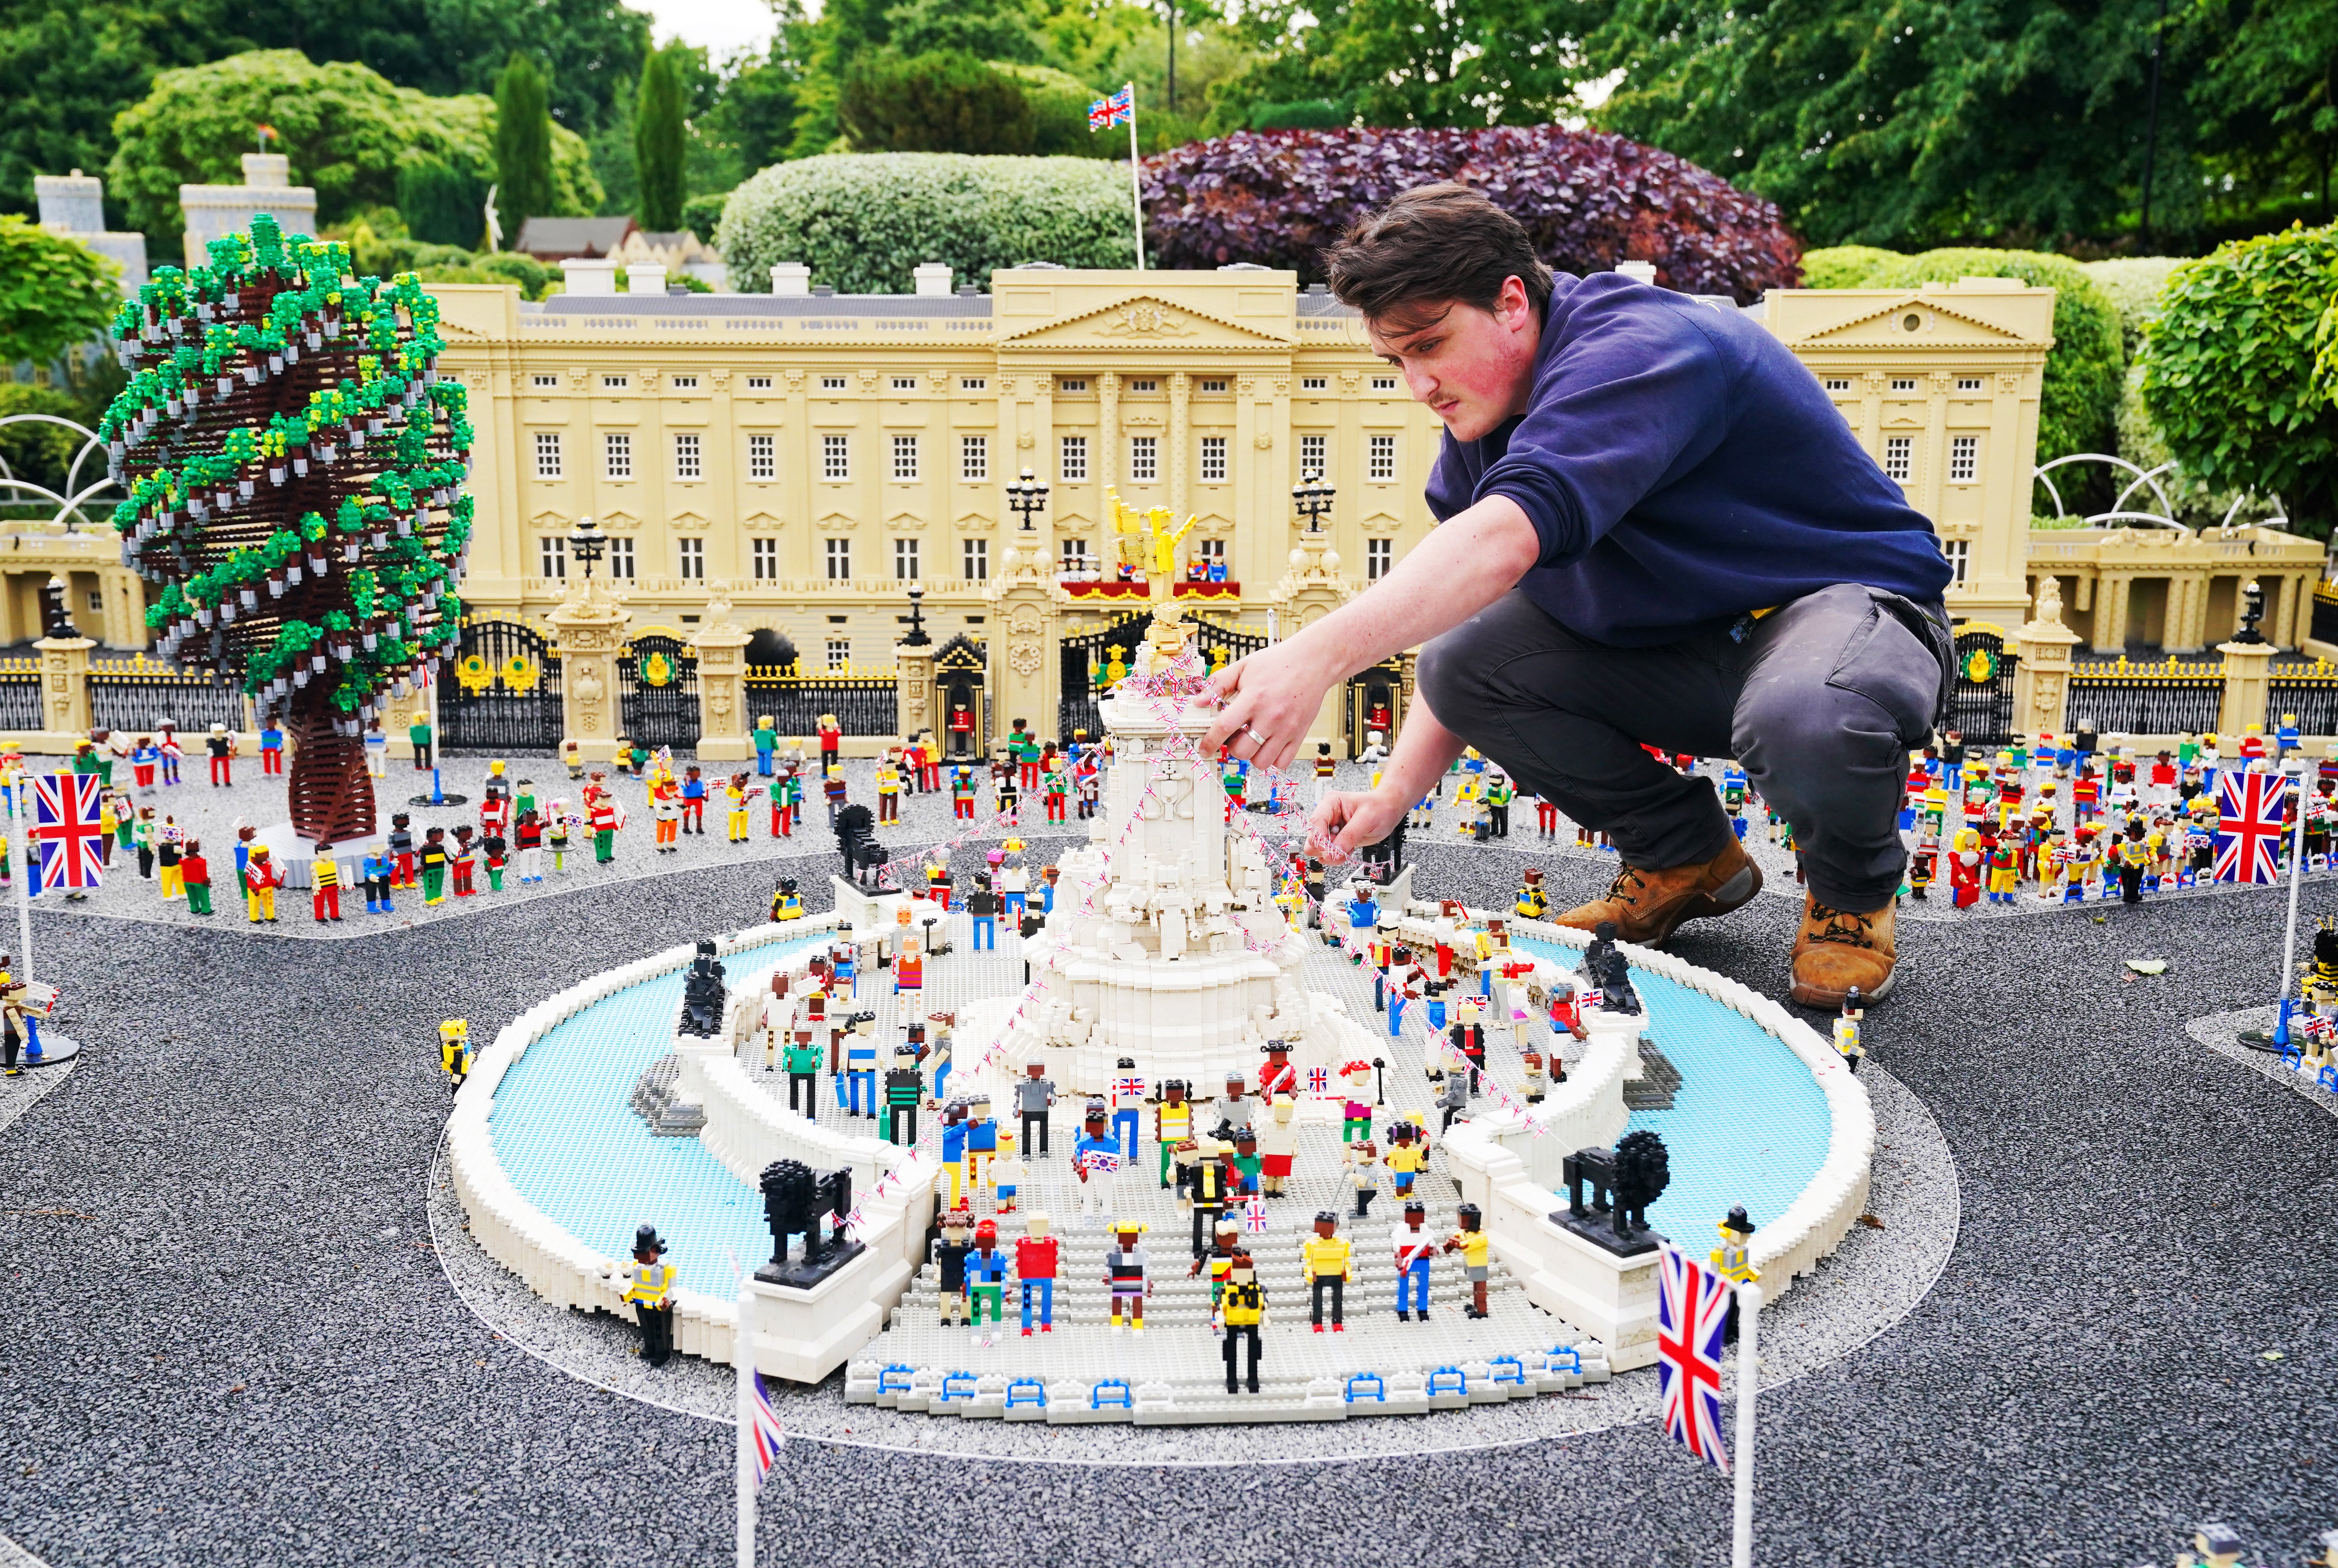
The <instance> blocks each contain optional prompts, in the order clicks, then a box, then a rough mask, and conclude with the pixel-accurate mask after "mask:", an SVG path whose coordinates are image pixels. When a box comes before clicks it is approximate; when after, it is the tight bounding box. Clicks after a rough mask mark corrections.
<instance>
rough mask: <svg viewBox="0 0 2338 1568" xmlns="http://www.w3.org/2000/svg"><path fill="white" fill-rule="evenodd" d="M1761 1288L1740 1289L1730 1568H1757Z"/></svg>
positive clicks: (1742, 1284) (1746, 1285) (1749, 1283)
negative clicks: (1755, 1491)
mask: <svg viewBox="0 0 2338 1568" xmlns="http://www.w3.org/2000/svg"><path fill="white" fill-rule="evenodd" d="M1761 1322H1762V1287H1761V1286H1760V1285H1759V1284H1757V1283H1756V1282H1754V1281H1753V1280H1751V1279H1744V1280H1740V1281H1739V1282H1738V1286H1737V1453H1736V1455H1735V1460H1736V1467H1737V1473H1736V1476H1735V1480H1736V1483H1737V1497H1736V1510H1735V1514H1736V1517H1735V1519H1734V1523H1733V1524H1732V1528H1731V1542H1730V1549H1729V1563H1730V1568H1753V1395H1754V1392H1755V1390H1756V1388H1757V1387H1758V1386H1759V1385H1760V1382H1761V1375H1762V1365H1761Z"/></svg>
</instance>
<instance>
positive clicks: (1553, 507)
mask: <svg viewBox="0 0 2338 1568" xmlns="http://www.w3.org/2000/svg"><path fill="white" fill-rule="evenodd" d="M1488 495H1507V496H1508V497H1509V498H1510V499H1511V500H1513V501H1515V502H1517V503H1518V505H1519V506H1520V507H1522V508H1524V510H1525V512H1526V515H1528V517H1530V518H1532V519H1533V520H1534V525H1535V533H1536V534H1537V535H1539V536H1540V538H1541V540H1542V553H1541V554H1540V556H1539V557H1538V558H1537V561H1536V564H1535V565H1534V566H1533V567H1532V568H1531V569H1530V570H1529V571H1528V573H1527V574H1526V575H1525V577H1523V578H1522V579H1520V580H1519V584H1518V585H1519V587H1520V588H1522V589H1523V590H1524V591H1525V592H1526V593H1527V595H1528V597H1529V598H1531V599H1533V600H1534V602H1535V603H1537V604H1539V605H1541V606H1542V608H1543V609H1545V610H1546V611H1547V612H1549V613H1550V614H1551V616H1552V617H1553V618H1554V619H1556V620H1557V621H1558V622H1560V623H1561V624H1563V625H1565V626H1567V627H1568V628H1569V629H1571V630H1573V631H1575V632H1579V633H1581V634H1582V635H1584V636H1586V637H1590V638H1594V639H1596V640H1597V641H1599V642H1606V643H1609V644H1612V645H1615V646H1618V647H1626V648H1643V647H1648V646H1652V645H1654V644H1656V643H1662V642H1677V641H1679V640H1680V639H1682V638H1684V637H1687V636H1691V635H1694V634H1695V633H1696V632H1701V631H1704V630H1707V629H1710V628H1712V627H1714V626H1715V625H1718V624H1723V623H1725V622H1728V621H1730V620H1732V619H1734V618H1735V617H1736V616H1738V615H1741V614H1743V613H1745V612H1746V611H1748V610H1761V609H1766V608H1768V607H1770V606H1772V605H1776V604H1783V603H1786V602H1787V601H1788V600H1790V599H1795V598H1799V597H1800V596H1802V595H1803V594H1804V593H1813V592H1815V591H1817V590H1818V589H1821V588H1824V587H1827V586H1830V585H1831V584H1833V583H1865V584H1866V585H1868V586H1869V587H1871V588H1882V589H1887V590H1889V591H1891V592H1892V593H1901V594H1905V595H1906V596H1907V597H1909V598H1911V599H1912V600H1915V601H1916V602H1917V603H1925V602H1928V601H1930V600H1934V599H1938V598H1939V597H1940V594H1941V593H1942V592H1943V591H1944V590H1945V589H1946V588H1947V586H1948V583H1949V576H1950V569H1949V564H1948V562H1947V560H1946V559H1944V558H1943V557H1942V556H1941V554H1940V543H1939V541H1938V540H1937V539H1936V538H1935V537H1934V536H1933V534H1932V525H1931V524H1930V522H1928V521H1926V519H1925V517H1924V515H1923V514H1921V513H1920V512H1918V511H1916V510H1915V509H1914V508H1912V507H1911V506H1910V505H1908V503H1907V500H1906V498H1905V497H1904V496H1903V495H1901V490H1900V486H1899V485H1896V484H1894V483H1893V482H1892V481H1891V480H1890V479H1887V478H1885V477H1884V475H1883V471H1882V469H1881V468H1879V467H1877V466H1876V464H1875V459H1874V458H1872V457H1871V456H1868V455H1867V452H1866V450H1865V449H1864V448H1862V446H1860V444H1859V437H1858V436H1855V435H1854V434H1852V429H1851V426H1849V425H1847V424H1845V423H1844V422H1843V417H1842V415H1841V414H1839V413H1837V412H1836V411H1835V408H1834V407H1833V405H1832V404H1831V403H1830V402H1828V400H1827V396H1826V393H1825V392H1824V391H1823V390H1822V389H1821V388H1820V387H1819V384H1818V381H1817V379H1816V378H1815V377H1812V375H1811V373H1810V371H1808V370H1807V369H1805V368H1803V364H1802V362H1801V361H1800V360H1798V359H1796V358H1794V356H1793V352H1792V351H1791V350H1789V349H1788V348H1786V346H1785V345H1784V344H1783V343H1781V342H1779V341H1778V339H1777V338H1774V337H1773V336H1772V335H1771V334H1770V332H1769V331H1768V330H1767V329H1766V328H1763V326H1762V324H1761V323H1760V322H1758V321H1753V320H1749V319H1746V318H1745V317H1744V316H1741V315H1738V314H1736V313H1734V312H1731V311H1722V310H1715V309H1713V308H1712V307H1710V306H1707V305H1700V304H1698V303H1697V302H1696V301H1695V300H1694V299H1690V298H1689V297H1688V296H1687V295H1685V294H1675V293H1674V292H1672V291H1671V290H1669V289H1657V288H1653V287H1651V286H1649V285H1647V284H1645V283H1636V282H1633V281H1632V280H1630V279H1626V278H1622V277H1618V276H1617V275H1616V274H1615V273H1612V272H1601V273H1595V274H1593V275H1592V276H1590V277H1588V278H1572V277H1568V276H1567V275H1566V274H1563V273H1562V274H1561V275H1560V276H1559V277H1558V279H1557V286H1556V288H1555V289H1553V291H1552V293H1551V299H1550V306H1549V309H1547V312H1546V313H1545V315H1544V318H1543V329H1542V343H1541V346H1540V348H1537V350H1536V353H1535V365H1534V391H1533V394H1532V396H1531V397H1530V398H1529V400H1528V405H1527V411H1526V413H1524V414H1523V415H1520V416H1519V417H1517V418H1514V419H1510V420H1508V421H1506V422H1504V424H1503V425H1502V426H1500V427H1499V428H1498V429H1497V430H1496V431H1494V433H1493V434H1492V435H1490V436H1487V437H1485V438H1484V439H1483V440H1480V441H1456V440H1455V439H1454V438H1453V436H1451V434H1450V433H1449V434H1447V436H1446V437H1445V442H1444V448H1443V450H1442V451H1441V452H1440V453H1439V456H1438V460H1437V470H1436V472H1435V473H1434V474H1432V475H1430V476H1429V491H1428V497H1429V510H1430V511H1431V512H1433V513H1435V514H1436V515H1437V518H1438V520H1439V522H1442V521H1443V520H1444V519H1446V518H1448V517H1450V516H1452V515H1454V514H1455V513H1457V512H1459V511H1461V510H1462V509H1463V508H1465V507H1467V506H1469V505H1471V504H1472V503H1474V502H1477V501H1481V500H1483V499H1485V498H1486V497H1487V496H1488Z"/></svg>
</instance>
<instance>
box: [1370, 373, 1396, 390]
mask: <svg viewBox="0 0 2338 1568" xmlns="http://www.w3.org/2000/svg"><path fill="white" fill-rule="evenodd" d="M1372 390H1373V391H1375V392H1393V391H1395V390H1396V377H1393V376H1375V377H1372Z"/></svg>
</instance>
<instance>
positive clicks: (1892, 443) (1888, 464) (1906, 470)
mask: <svg viewBox="0 0 2338 1568" xmlns="http://www.w3.org/2000/svg"><path fill="white" fill-rule="evenodd" d="M1915 471H1916V438H1915V437H1914V436H1885V437H1884V438H1883V476H1884V477H1885V478H1886V479H1897V480H1898V481H1900V483H1901V484H1902V485H1905V484H1907V483H1908V481H1909V478H1910V476H1911V475H1913V474H1914V473H1915Z"/></svg>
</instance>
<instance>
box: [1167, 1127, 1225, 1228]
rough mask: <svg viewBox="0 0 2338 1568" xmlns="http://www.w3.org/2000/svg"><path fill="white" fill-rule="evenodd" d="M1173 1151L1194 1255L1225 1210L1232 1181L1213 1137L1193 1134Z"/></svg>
mask: <svg viewBox="0 0 2338 1568" xmlns="http://www.w3.org/2000/svg"><path fill="white" fill-rule="evenodd" d="M1177 1153H1178V1164H1179V1166H1180V1170H1179V1171H1178V1175H1177V1179H1178V1184H1179V1186H1180V1189H1181V1190H1182V1192H1183V1201H1184V1203H1185V1204H1186V1206H1187V1207H1188V1208H1190V1209H1191V1210H1193V1215H1194V1257H1196V1258H1198V1257H1200V1256H1201V1255H1202V1252H1203V1249H1204V1248H1205V1246H1206V1245H1207V1243H1206V1242H1205V1240H1204V1238H1205V1237H1207V1236H1208V1235H1209V1233H1210V1231H1211V1230H1212V1229H1213V1227H1214V1226H1215V1225H1216V1224H1217V1220H1218V1216H1219V1215H1220V1214H1221V1213H1223V1212H1224V1210H1225V1207H1226V1200H1227V1198H1228V1197H1229V1195H1230V1188H1231V1186H1232V1183H1231V1182H1229V1181H1228V1180H1227V1174H1228V1171H1227V1166H1226V1164H1225V1162H1224V1161H1223V1160H1221V1159H1220V1157H1219V1145H1218V1142H1217V1140H1216V1139H1214V1138H1212V1137H1209V1136H1207V1135H1206V1134H1197V1135H1196V1136H1194V1137H1192V1138H1189V1139H1187V1140H1186V1141H1185V1142H1184V1143H1182V1144H1180V1145H1178V1150H1177Z"/></svg>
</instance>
